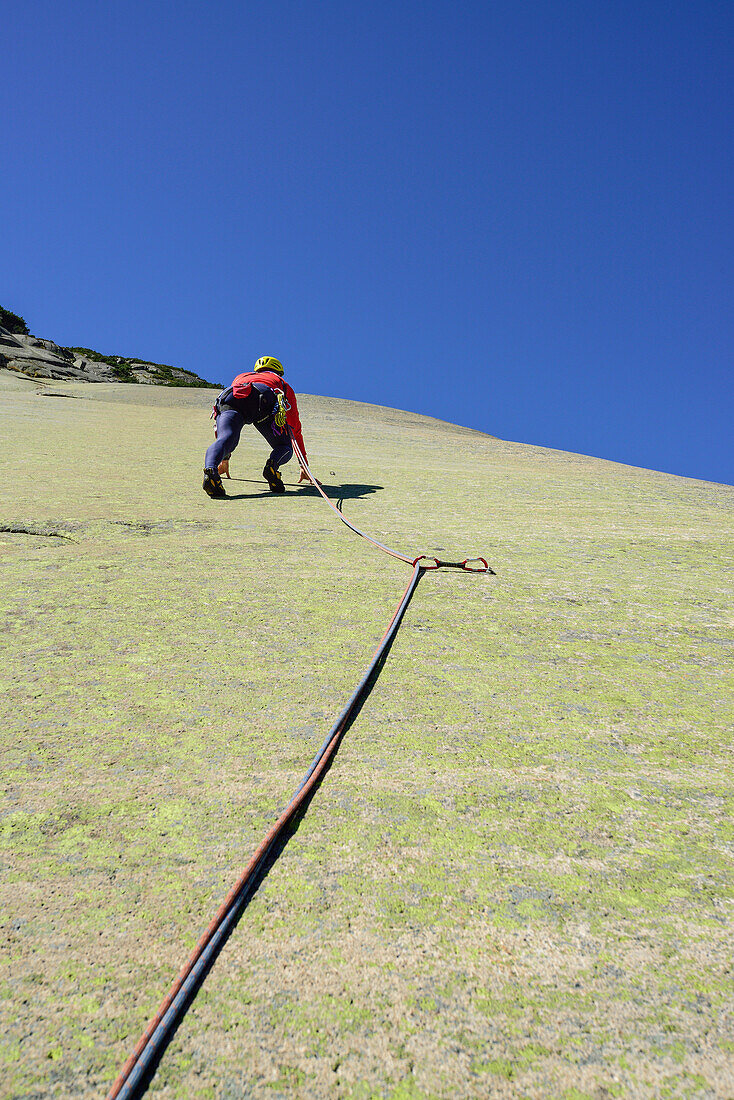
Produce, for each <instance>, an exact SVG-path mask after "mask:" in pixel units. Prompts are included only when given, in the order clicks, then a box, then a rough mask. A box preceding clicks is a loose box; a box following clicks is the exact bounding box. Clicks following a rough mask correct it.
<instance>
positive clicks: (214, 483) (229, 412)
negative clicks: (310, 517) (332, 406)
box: [203, 355, 311, 498]
mask: <svg viewBox="0 0 734 1100" xmlns="http://www.w3.org/2000/svg"><path fill="white" fill-rule="evenodd" d="M212 415H213V416H214V417H215V419H216V439H215V440H214V442H213V443H212V445H211V447H209V449H208V450H207V452H206V458H205V459H204V486H203V487H204V492H205V493H208V494H209V496H210V497H215V498H220V497H226V495H227V494H226V492H225V491H224V485H223V484H222V478H221V476H220V473H225V472H226V473H227V475H228V474H229V465H228V462H229V457H230V455H231V454H232V451H233V450H234V449H235V447H236V446H237V444H238V443H239V441H240V432H241V431H242V427H243V425H245V424H253V425H254V426H255V427H256V428H257V430H258V431H259V432H260V434H261V435H262V436H264V437H265V439H266V440H267V441H268V443H269V444H270V446H271V447H272V448H273V449H272V451H271V454H270V458H269V459H268V461H267V462H266V463H265V467H264V469H263V477H264V478H265V480H266V481H267V483H268V486H269V488H270V491H271V492H272V493H284V492H285V485H284V484H283V479H282V478H281V476H280V471H279V469H278V467H279V466H283V465H285V463H286V462H288V461H290V459H291V458H292V457H293V444H292V443H291V437H290V432H292V433H293V438H294V439H295V441H296V443H297V444H298V446H299V448H300V450H301V453H302V454H303V457H304V459H306V461H308V459H307V458H306V448H305V446H304V443H303V435H302V434H301V421H300V420H299V418H298V405H297V403H296V395H295V394H294V392H293V390H292V389H291V387H290V386H289V385H288V383H287V382H286V381H285V380H284V378H283V365H282V363H280V362H279V361H278V360H277V359H273V357H272V356H271V355H263V356H262V357H261V358H260V359H258V361H257V363H255V366H254V367H253V369H252V370H251V371H249V372H248V373H247V374H238V375H237V377H236V378H235V380H234V382H233V383H232V385H231V386H230V387H229V388H228V389H226V390H223V391H222V393H220V395H219V397H218V398H217V400H216V402H215V404H214V409H213V411H212ZM289 428H290V432H289V430H288V429H289ZM225 463H227V465H225ZM310 480H311V478H310V477H309V476H308V474H307V473H306V471H305V470H304V469H301V476H300V477H299V479H298V483H299V484H300V483H301V482H302V481H309V482H310Z"/></svg>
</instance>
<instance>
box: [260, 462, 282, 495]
mask: <svg viewBox="0 0 734 1100" xmlns="http://www.w3.org/2000/svg"><path fill="white" fill-rule="evenodd" d="M263 477H264V478H265V480H266V481H267V483H268V485H269V486H270V492H271V493H284V492H285V485H284V484H283V479H282V477H281V476H280V473H279V471H278V470H276V468H275V466H273V464H272V462H266V463H265V466H264V467H263Z"/></svg>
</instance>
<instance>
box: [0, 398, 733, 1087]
mask: <svg viewBox="0 0 734 1100" xmlns="http://www.w3.org/2000/svg"><path fill="white" fill-rule="evenodd" d="M14 387H15V388H8V389H7V391H5V392H4V393H3V398H4V400H3V403H2V404H3V410H4V411H3V414H2V415H3V416H4V418H8V421H7V422H8V423H9V424H13V425H14V424H18V423H21V422H22V423H23V426H24V427H23V430H24V433H25V435H26V437H27V448H28V451H27V453H26V454H25V455H24V456H23V463H24V465H23V467H22V468H20V467H16V466H14V465H13V463H14V462H16V461H17V459H16V457H15V452H14V450H13V449H12V447H11V443H10V438H11V437H10V434H9V433H8V432H5V433H0V440H2V442H0V448H3V450H4V453H3V460H4V462H5V467H6V469H7V470H8V477H7V478H6V480H5V482H4V484H3V486H2V487H0V493H2V494H4V500H3V502H2V510H3V517H4V521H3V522H4V525H5V528H4V530H3V531H1V532H0V569H2V574H3V581H4V583H3V584H2V585H1V586H0V593H1V595H0V607H1V609H2V613H3V640H4V643H5V654H4V659H3V662H2V664H1V665H0V687H2V698H3V704H2V705H3V708H4V711H3V723H2V731H3V732H2V738H3V744H2V760H3V790H4V798H5V806H4V812H3V817H2V834H1V837H2V839H1V840H0V845H1V848H0V851H1V853H2V862H3V864H4V874H3V882H2V887H0V889H1V890H2V892H3V894H2V905H3V912H4V914H6V918H5V931H6V942H7V944H8V947H9V950H8V952H7V953H6V954H5V955H4V957H3V962H2V966H1V969H0V1019H2V1022H3V1026H2V1028H1V1029H0V1033H2V1036H3V1039H2V1044H0V1063H1V1064H2V1070H3V1071H2V1073H0V1079H1V1080H2V1084H0V1096H3V1097H8V1098H9V1097H11V1096H12V1097H21V1096H24V1095H33V1094H34V1093H35V1094H38V1093H42V1094H50V1095H55V1096H58V1097H83V1096H90V1097H91V1096H93V1095H94V1096H98V1095H100V1094H103V1092H104V1090H105V1088H106V1087H108V1086H109V1084H110V1082H111V1081H112V1079H113V1078H114V1077H115V1075H116V1073H117V1070H118V1069H119V1066H120V1064H121V1063H122V1061H123V1060H124V1058H125V1057H126V1056H127V1054H128V1053H129V1051H130V1049H131V1047H132V1045H133V1044H134V1042H135V1041H136V1039H137V1037H138V1035H139V1034H140V1032H141V1030H142V1028H143V1027H144V1025H145V1023H146V1022H147V1020H148V1018H149V1017H150V1016H151V1014H152V1013H153V1012H154V1011H155V1009H156V1008H157V1006H158V1004H159V1002H160V1000H161V998H162V996H163V995H164V993H165V992H166V990H167V988H168V987H169V985H170V982H171V981H172V979H173V977H174V976H175V974H176V973H177V972H178V968H179V967H180V965H181V963H182V962H183V961H184V959H185V957H186V955H187V952H188V951H189V950H190V949H191V947H192V946H193V944H194V943H195V941H196V939H197V938H198V935H199V934H200V932H201V930H202V929H203V928H204V927H205V926H206V924H207V923H208V921H209V920H210V918H211V916H212V915H213V912H214V911H215V910H216V908H217V907H218V906H219V904H220V902H221V900H222V898H223V896H224V895H225V894H226V893H227V890H228V889H229V887H230V885H231V884H232V882H233V881H234V880H235V878H236V877H237V876H238V874H239V872H240V870H241V869H242V867H243V866H244V865H245V864H246V862H247V860H248V859H249V857H250V855H251V853H252V851H253V850H254V848H255V847H256V845H257V844H258V843H259V841H260V839H261V838H262V836H263V834H264V833H265V832H266V830H267V829H268V828H269V826H270V824H271V823H272V821H273V820H274V818H275V816H276V815H277V812H278V810H279V808H281V807H282V806H283V805H284V804H285V802H286V801H287V799H288V798H289V796H290V795H291V793H292V792H293V790H294V789H295V787H296V786H297V784H298V782H299V781H300V778H301V776H302V775H303V773H304V771H305V770H306V767H307V766H308V764H309V762H310V760H311V759H312V757H313V755H314V753H315V752H316V750H317V748H318V747H319V745H320V744H321V741H322V740H323V736H324V734H325V733H326V731H327V730H328V728H329V726H330V725H331V723H332V721H333V719H334V717H335V715H336V713H337V712H338V711H339V710H340V709H341V707H342V706H343V704H344V702H345V700H346V699H347V698H348V696H349V695H350V694H351V691H352V690H353V688H354V686H355V684H356V682H357V680H358V679H359V677H360V676H361V673H362V670H363V669H364V667H365V666H366V664H367V662H368V661H369V659H370V657H371V654H372V651H373V648H374V645H375V644H376V642H377V640H378V639H379V637H380V635H381V634H382V631H383V629H384V627H385V625H386V623H387V621H388V619H389V617H390V615H391V613H392V610H393V608H394V607H395V604H396V603H397V600H398V598H399V596H400V593H401V592H402V591H403V588H404V587H405V584H406V582H407V571H406V569H405V568H404V567H403V566H402V565H401V563H399V562H394V561H392V560H389V559H387V558H383V557H381V556H378V555H377V553H376V552H375V551H374V550H373V549H372V548H371V547H369V546H368V545H367V544H365V543H363V542H362V541H360V540H359V539H357V538H355V537H354V536H353V535H352V534H350V532H349V531H347V530H346V528H343V527H342V526H341V525H339V524H338V522H337V521H336V519H335V518H334V517H333V516H332V515H331V514H330V513H329V512H328V510H327V509H326V507H325V505H324V504H323V502H322V501H321V500H320V498H319V497H318V496H317V495H316V494H315V493H314V491H313V490H312V489H310V488H301V489H298V488H296V486H295V481H296V478H295V476H293V471H291V470H290V468H289V469H288V470H287V471H286V478H285V480H286V482H287V483H288V491H287V493H286V494H285V495H284V496H283V497H274V496H272V495H270V494H269V493H268V492H267V489H266V486H265V483H264V482H263V481H262V480H261V479H260V473H259V472H260V469H261V468H262V463H263V458H264V455H265V453H266V452H265V451H264V446H263V444H262V442H261V441H260V439H259V437H258V436H256V434H255V433H251V434H250V435H249V436H246V437H244V438H243V442H242V444H241V446H240V448H239V449H238V450H237V452H236V454H235V456H234V459H233V461H232V473H233V480H232V481H230V482H226V485H227V488H228V491H229V492H230V494H231V497H232V499H230V500H229V501H226V502H221V503H219V502H213V501H210V500H209V499H208V498H207V497H206V496H205V495H204V494H203V493H202V491H201V487H200V480H201V465H202V456H203V452H204V449H205V447H206V445H207V443H208V442H209V440H210V438H211V436H210V433H211V424H210V421H209V420H208V406H209V401H208V398H207V396H206V394H204V393H198V392H197V391H195V390H192V391H187V390H170V389H163V388H161V387H156V386H136V387H128V386H125V385H114V384H109V385H108V384H99V385H97V386H88V385H87V386H85V385H83V384H69V383H64V387H63V388H64V392H67V393H69V394H74V395H75V396H77V398H78V400H76V401H59V402H55V403H54V402H52V400H51V399H44V409H45V417H46V419H45V422H44V423H43V425H42V427H41V426H39V418H38V417H37V415H36V413H37V407H38V405H39V403H40V400H41V399H40V398H39V397H37V396H36V394H35V392H34V388H33V387H30V388H26V389H24V388H23V387H22V386H20V385H18V384H16V383H14ZM6 398H7V400H6ZM301 411H302V419H303V422H304V429H305V435H306V440H307V443H308V445H309V453H310V454H311V455H312V458H313V464H314V469H315V471H316V473H317V474H319V476H321V477H322V478H323V480H324V482H325V484H326V485H327V487H329V492H330V494H331V496H332V498H333V499H337V498H338V497H339V496H342V497H343V498H344V505H343V507H344V510H345V513H346V514H347V515H348V516H349V517H350V518H351V519H352V520H354V521H355V522H356V523H358V524H359V525H360V526H362V527H364V528H365V529H366V530H368V531H370V532H372V533H374V534H375V535H376V537H378V538H380V539H384V540H385V541H387V542H388V543H390V544H391V545H396V546H397V547H398V548H399V549H401V550H406V551H410V552H411V553H414V554H418V553H421V552H424V553H428V554H433V553H435V554H438V555H439V556H441V557H445V558H448V559H456V558H458V557H462V558H463V557H466V556H467V555H470V554H477V553H479V554H482V555H484V556H485V557H487V558H488V559H489V560H490V562H491V564H492V565H493V567H494V568H495V569H496V570H497V577H496V578H492V577H485V576H482V575H474V576H470V575H468V574H463V573H448V572H446V573H443V572H437V573H430V574H427V575H426V576H425V577H424V578H423V580H422V582H421V584H420V585H419V587H418V590H417V592H416V594H415V597H414V600H413V602H412V604H411V606H410V608H409V611H408V613H407V615H406V619H405V622H404V624H403V627H402V628H401V631H400V633H399V635H398V638H397V640H396V642H395V644H394V646H393V649H392V652H391V655H390V657H389V660H388V661H387V663H386V665H385V667H384V669H383V672H382V674H381V676H380V679H379V680H378V682H377V684H376V686H375V688H374V690H373V691H372V694H371V695H370V697H369V699H368V701H367V703H366V704H365V706H364V707H363V709H362V711H361V713H360V715H359V718H358V720H357V721H356V723H355V724H354V726H353V727H352V728H351V730H350V731H349V733H348V735H347V737H346V738H345V739H344V741H343V743H342V745H341V747H340V750H339V754H338V756H337V758H336V761H335V763H334V765H333V766H332V768H331V770H330V772H329V774H328V776H327V778H326V780H325V781H324V783H323V785H322V786H321V788H320V790H319V791H318V793H317V795H316V797H315V799H314V800H313V802H312V804H311V806H310V808H309V810H308V813H307V814H306V816H305V817H304V819H303V820H302V821H301V823H300V825H299V827H298V829H297V831H296V832H295V834H294V835H293V836H292V837H291V839H290V841H289V843H288V845H287V846H286V848H285V849H284V851H283V853H282V854H281V856H280V858H279V860H278V861H277V863H276V864H275V865H274V867H273V868H272V870H271V871H270V873H269V875H268V877H267V879H266V880H265V882H264V883H263V884H262V885H261V887H260V889H259V890H258V892H257V894H256V895H255V897H254V898H253V900H252V902H251V904H250V905H249V907H248V908H247V910H246V911H245V913H244V914H243V916H242V918H241V920H240V922H239V925H238V927H237V929H236V931H235V932H234V934H233V935H232V937H231V939H230V940H229V942H228V944H227V947H226V948H225V950H224V952H223V953H222V955H221V956H220V958H219V960H218V962H217V964H216V965H215V967H214V968H213V970H212V972H211V973H210V975H209V977H208V979H207V981H206V983H205V985H204V987H203V989H202V991H201V993H200V994H199V996H198V997H197V999H196V1001H195V1003H194V1005H193V1007H192V1008H191V1010H190V1011H189V1013H188V1015H187V1017H186V1019H185V1021H184V1023H183V1025H182V1026H181V1028H180V1029H179V1031H178V1033H177V1035H176V1037H175V1039H174V1041H173V1042H172V1044H171V1046H170V1048H169V1050H168V1051H167V1052H166V1055H165V1057H164V1059H163V1061H162V1063H161V1066H160V1069H159V1071H158V1074H157V1075H156V1078H155V1079H154V1082H153V1084H152V1086H151V1090H150V1094H151V1095H152V1096H155V1095H161V1096H170V1097H211V1096H215V1097H236V1096H240V1095H242V1096H244V1095H247V1096H252V1097H258V1098H261V1097H273V1096H284V1097H322V1096H335V1097H344V1098H346V1097H355V1098H356V1097H362V1098H367V1097H369V1098H372V1097H380V1098H383V1097H393V1098H394V1100H408V1098H410V1100H417V1098H421V1100H422V1098H427V1097H431V1098H435V1097H440V1098H448V1097H456V1096H461V1097H486V1096H499V1097H502V1096H507V1097H517V1096H527V1097H543V1098H545V1097H564V1096H565V1097H568V1098H569V1100H570V1098H571V1097H576V1098H578V1097H581V1096H590V1097H594V1098H595V1100H601V1098H602V1097H616V1096H629V1097H635V1098H636V1097H650V1098H652V1097H658V1096H663V1095H668V1096H671V1097H672V1096H675V1097H678V1096H681V1097H682V1096H694V1097H718V1096H721V1097H724V1096H727V1095H732V1094H734V1081H732V1071H731V1064H732V1063H731V1049H730V1046H731V1044H730V1032H729V1030H727V1026H726V1018H727V1013H730V1012H731V1007H732V973H731V951H730V943H731V916H732V879H731V852H732V847H731V845H732V826H731V820H732V808H733V794H732V786H731V768H730V756H729V753H730V728H731V717H732V715H731V698H732V686H733V685H732V662H731V649H730V646H731V642H732V622H731V611H730V608H731V577H732V572H731V566H732V561H731V533H732V531H731V528H732V519H731V517H732V503H734V500H733V498H734V491H733V490H732V489H730V488H727V487H726V486H718V485H711V484H705V483H701V482H693V481H688V480H686V479H682V478H675V477H670V476H666V475H662V474H656V473H652V472H649V471H643V470H636V469H632V468H629V467H623V466H618V465H614V464H612V463H607V462H602V461H598V460H594V459H589V458H584V457H583V456H578V455H566V454H563V453H560V452H552V451H547V450H542V449H539V448H532V447H526V446H523V445H520V444H513V443H505V442H502V441H500V440H496V439H493V438H491V437H489V436H483V435H481V434H480V433H476V432H470V431H468V430H465V429H460V428H456V427H454V426H451V425H445V424H441V423H440V422H437V421H431V420H428V419H426V418H421V417H417V416H412V415H410V414H407V413H405V414H403V413H399V412H396V411H395V410H387V409H380V408H376V407H373V406H363V405H353V404H351V403H348V402H339V401H335V400H328V399H325V398H308V397H305V398H304V399H303V401H302V409H301ZM396 425H397V427H398V428H399V431H397V432H396V431H395V428H396ZM151 439H155V440H156V454H155V457H154V459H153V461H151V455H150V448H149V446H148V443H147V441H149V440H151ZM110 440H112V441H113V442H112V444H110ZM29 470H32V472H33V492H32V493H30V492H29V493H28V494H23V495H19V494H18V493H17V492H16V491H15V487H16V486H17V485H18V484H24V483H25V482H26V481H27V479H28V476H29ZM330 471H334V473H333V474H331V473H330ZM457 471H462V476H461V477H457ZM234 479H238V480H234ZM239 479H242V480H239ZM58 533H61V534H64V533H67V534H70V535H71V536H72V537H73V541H72V539H70V538H58V537H48V536H49V535H54V534H58ZM727 1044H728V1045H727Z"/></svg>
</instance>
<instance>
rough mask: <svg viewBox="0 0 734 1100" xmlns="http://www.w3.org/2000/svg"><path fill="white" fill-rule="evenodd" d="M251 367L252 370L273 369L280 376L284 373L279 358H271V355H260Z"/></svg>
mask: <svg viewBox="0 0 734 1100" xmlns="http://www.w3.org/2000/svg"><path fill="white" fill-rule="evenodd" d="M252 369H253V370H254V371H259V370H274V371H275V373H276V374H280V375H281V376H282V375H283V374H284V373H285V371H284V370H283V364H282V363H281V362H280V360H279V359H273V357H272V355H261V356H260V358H259V359H258V361H257V363H255V366H254V367H253V368H252Z"/></svg>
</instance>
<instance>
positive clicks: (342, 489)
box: [224, 477, 384, 506]
mask: <svg viewBox="0 0 734 1100" xmlns="http://www.w3.org/2000/svg"><path fill="white" fill-rule="evenodd" d="M234 481H239V482H246V483H248V484H250V485H262V482H261V481H252V480H251V479H250V478H246V477H231V478H224V485H225V487H226V488H229V485H230V483H231V482H234ZM319 484H320V485H321V488H322V489H323V491H324V493H325V494H326V496H327V497H328V498H329V500H335V501H337V506H338V505H339V504H340V503H341V501H343V500H361V499H362V498H363V497H368V496H371V495H372V493H379V492H380V491H381V490H382V489H384V486H383V485H364V484H358V485H327V484H326V483H325V482H320V483H319ZM293 495H297V496H318V490H317V489H316V488H315V487H314V486H313V485H309V484H306V483H305V482H304V483H303V484H302V485H293V484H289V483H288V482H286V492H285V493H284V494H281V495H279V494H277V493H271V492H270V490H269V489H261V490H260V492H257V493H230V492H228V493H227V499H228V500H252V499H253V498H255V497H274V498H275V499H276V500H287V499H288V496H293Z"/></svg>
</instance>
